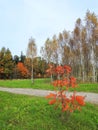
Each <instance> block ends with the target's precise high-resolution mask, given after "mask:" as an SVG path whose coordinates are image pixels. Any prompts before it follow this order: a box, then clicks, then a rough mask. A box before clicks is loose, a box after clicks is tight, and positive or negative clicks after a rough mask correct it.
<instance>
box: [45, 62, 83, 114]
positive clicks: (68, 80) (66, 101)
mask: <svg viewBox="0 0 98 130" xmlns="http://www.w3.org/2000/svg"><path fill="white" fill-rule="evenodd" d="M49 67H50V68H49V69H48V71H47V72H48V73H49V74H55V75H56V76H57V79H56V80H54V81H53V82H52V84H53V86H54V87H56V88H57V89H56V90H57V91H56V93H50V94H49V95H47V96H46V98H51V100H50V101H49V104H50V105H53V104H55V108H57V107H59V106H60V107H61V110H62V112H64V111H69V112H73V111H74V110H76V109H78V110H80V108H81V106H84V105H85V102H84V97H83V96H80V95H76V93H75V92H74V93H73V95H71V96H67V95H66V91H67V90H68V89H69V87H73V88H74V87H76V86H77V84H76V78H74V77H73V76H70V75H71V71H72V69H71V67H70V66H67V65H65V66H57V67H54V66H52V65H49Z"/></svg>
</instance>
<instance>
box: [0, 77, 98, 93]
mask: <svg viewBox="0 0 98 130" xmlns="http://www.w3.org/2000/svg"><path fill="white" fill-rule="evenodd" d="M0 86H2V87H11V88H33V89H46V90H54V87H53V86H52V85H51V84H50V79H35V80H34V84H32V83H31V80H28V79H26V80H0ZM70 90H71V91H73V90H74V89H70ZM75 90H76V91H85V92H95V93H98V84H91V83H88V84H79V87H78V88H75Z"/></svg>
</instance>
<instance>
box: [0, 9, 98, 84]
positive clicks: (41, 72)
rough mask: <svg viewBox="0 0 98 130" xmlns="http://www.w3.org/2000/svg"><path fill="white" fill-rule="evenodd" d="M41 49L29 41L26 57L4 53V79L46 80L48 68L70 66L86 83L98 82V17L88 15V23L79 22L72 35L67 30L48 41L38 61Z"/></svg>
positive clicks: (0, 69) (0, 53) (0, 55)
mask: <svg viewBox="0 0 98 130" xmlns="http://www.w3.org/2000/svg"><path fill="white" fill-rule="evenodd" d="M36 49H37V46H36V43H35V40H34V39H33V38H30V39H29V43H28V48H27V54H26V56H25V55H23V53H21V55H20V57H19V56H17V55H15V56H14V57H13V56H12V54H11V52H10V50H9V49H5V48H4V47H3V48H2V49H1V50H0V78H2V79H5V78H31V79H32V82H33V76H34V77H45V76H46V69H47V68H48V64H50V63H52V64H55V65H59V64H60V65H65V64H66V65H70V66H71V67H72V70H73V71H72V74H73V75H74V76H75V77H77V79H78V80H80V81H83V82H98V17H97V16H96V15H95V13H91V12H90V11H87V12H86V15H85V18H84V21H82V20H81V19H80V18H78V19H77V20H76V23H75V27H74V29H73V30H72V32H69V31H67V30H64V31H63V32H61V33H59V35H58V36H56V35H54V36H53V37H52V38H51V39H50V38H47V39H46V41H45V43H44V46H42V47H41V50H40V52H41V57H37V50H36Z"/></svg>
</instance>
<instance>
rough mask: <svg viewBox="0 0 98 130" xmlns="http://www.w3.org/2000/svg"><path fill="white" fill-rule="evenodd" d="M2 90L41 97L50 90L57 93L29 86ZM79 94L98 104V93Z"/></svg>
mask: <svg viewBox="0 0 98 130" xmlns="http://www.w3.org/2000/svg"><path fill="white" fill-rule="evenodd" d="M0 91H6V92H10V93H16V94H25V95H32V96H41V97H44V96H46V95H48V94H49V93H50V92H53V93H55V92H54V91H49V90H39V89H28V88H5V87H0ZM71 94H72V92H68V93H67V95H68V96H70V95H71ZM78 94H79V95H81V96H86V98H85V101H87V102H91V103H94V104H98V94H95V93H86V92H77V95H78Z"/></svg>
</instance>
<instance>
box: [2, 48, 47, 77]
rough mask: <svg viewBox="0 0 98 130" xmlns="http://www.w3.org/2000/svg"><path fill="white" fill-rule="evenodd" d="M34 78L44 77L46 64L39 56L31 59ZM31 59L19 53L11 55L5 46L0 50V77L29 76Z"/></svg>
mask: <svg viewBox="0 0 98 130" xmlns="http://www.w3.org/2000/svg"><path fill="white" fill-rule="evenodd" d="M33 61H34V62H33V71H34V78H40V77H45V74H46V72H45V71H46V69H47V67H48V64H47V63H46V61H45V60H44V59H42V58H41V57H35V58H34V59H33ZM31 70H32V59H31V58H28V57H26V56H25V55H23V53H22V52H21V55H20V56H18V55H14V56H12V54H11V51H10V50H9V49H8V48H7V49H6V48H5V47H2V48H1V50H0V79H24V78H26V79H27V78H31V72H32V71H31Z"/></svg>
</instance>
